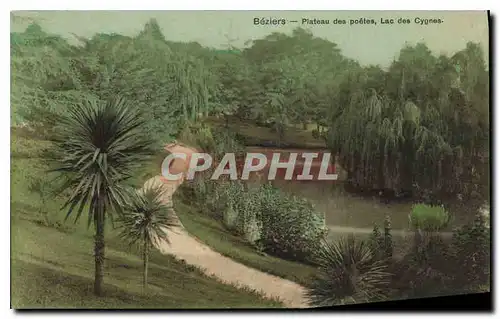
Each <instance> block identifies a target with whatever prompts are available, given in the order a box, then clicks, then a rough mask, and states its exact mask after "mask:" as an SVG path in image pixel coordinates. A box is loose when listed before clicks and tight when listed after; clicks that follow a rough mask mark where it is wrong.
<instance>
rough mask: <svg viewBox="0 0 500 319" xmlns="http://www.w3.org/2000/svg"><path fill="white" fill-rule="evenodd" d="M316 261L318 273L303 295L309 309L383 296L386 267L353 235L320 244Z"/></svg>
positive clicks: (376, 298)
mask: <svg viewBox="0 0 500 319" xmlns="http://www.w3.org/2000/svg"><path fill="white" fill-rule="evenodd" d="M317 262H318V265H319V270H320V272H319V273H318V274H316V275H315V276H314V277H313V280H312V284H311V286H310V287H309V289H308V291H307V292H306V297H307V298H308V299H309V303H310V305H311V306H333V305H335V304H342V303H352V302H356V303H359V302H369V301H374V300H380V299H381V298H383V297H384V292H385V291H386V289H387V286H388V284H389V276H390V274H389V273H387V272H385V270H386V265H385V263H384V262H383V261H381V260H379V259H378V258H377V257H376V256H375V254H374V253H373V252H372V251H371V249H370V248H369V247H368V245H366V244H365V243H364V242H363V241H356V240H355V238H354V236H352V235H351V236H349V237H347V238H343V239H341V240H340V241H339V242H336V243H330V242H328V241H324V242H323V246H322V248H321V249H320V250H319V251H318V253H317Z"/></svg>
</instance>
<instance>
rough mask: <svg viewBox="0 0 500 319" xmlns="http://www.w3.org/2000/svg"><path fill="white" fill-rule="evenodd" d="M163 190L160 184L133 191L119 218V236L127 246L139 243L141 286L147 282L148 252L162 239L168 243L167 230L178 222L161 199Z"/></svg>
mask: <svg viewBox="0 0 500 319" xmlns="http://www.w3.org/2000/svg"><path fill="white" fill-rule="evenodd" d="M164 192H165V190H164V189H163V188H162V187H161V186H156V187H153V186H150V187H149V188H146V189H141V190H138V191H137V192H135V193H134V194H133V195H132V197H131V201H130V203H129V204H127V205H126V206H125V209H124V214H123V216H122V218H121V227H120V228H121V234H120V236H121V238H123V239H124V240H125V241H127V242H128V243H129V244H130V245H135V244H138V245H140V246H142V258H143V262H144V269H143V287H144V290H146V289H147V285H148V264H149V253H150V250H151V248H152V247H155V246H156V247H157V246H158V245H159V244H160V243H161V241H165V242H167V243H169V239H168V233H167V231H168V230H169V229H170V228H172V227H174V226H176V225H178V221H177V218H176V217H175V215H174V214H173V210H172V207H169V206H166V205H165V203H164V202H163V201H162V197H163V196H164Z"/></svg>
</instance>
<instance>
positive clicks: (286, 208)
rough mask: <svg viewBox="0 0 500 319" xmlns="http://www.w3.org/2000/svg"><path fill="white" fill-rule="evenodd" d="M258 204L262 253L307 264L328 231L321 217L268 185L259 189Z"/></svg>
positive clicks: (296, 199)
mask: <svg viewBox="0 0 500 319" xmlns="http://www.w3.org/2000/svg"><path fill="white" fill-rule="evenodd" d="M260 200H261V213H260V217H261V218H262V237H261V240H260V244H261V245H262V246H263V248H264V250H265V251H266V252H268V253H270V254H273V255H275V256H278V257H282V258H285V259H289V260H295V261H303V262H310V261H311V256H312V255H313V254H314V252H315V251H316V250H317V249H318V247H319V245H320V242H321V240H322V239H324V237H325V235H326V234H327V231H328V228H327V227H326V224H325V219H324V216H321V215H319V214H318V213H317V212H316V211H315V210H314V207H313V205H312V204H311V203H310V202H309V201H307V200H305V199H303V198H299V197H296V196H292V195H288V194H286V193H284V192H281V191H279V190H278V189H277V188H274V187H272V186H270V185H265V186H263V187H262V188H261V189H260Z"/></svg>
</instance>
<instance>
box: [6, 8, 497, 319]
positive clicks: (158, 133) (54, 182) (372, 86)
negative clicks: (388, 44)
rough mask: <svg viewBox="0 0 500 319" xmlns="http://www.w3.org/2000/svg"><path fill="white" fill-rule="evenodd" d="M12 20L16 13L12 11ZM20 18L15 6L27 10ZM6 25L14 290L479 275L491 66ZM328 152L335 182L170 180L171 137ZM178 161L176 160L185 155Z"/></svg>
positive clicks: (331, 289) (215, 299) (345, 300)
mask: <svg viewBox="0 0 500 319" xmlns="http://www.w3.org/2000/svg"><path fill="white" fill-rule="evenodd" d="M11 19H21V17H19V16H16V15H15V14H12V16H11ZM23 19H27V18H25V17H23ZM26 24H27V27H26V29H25V30H24V31H22V32H17V31H16V32H11V34H10V36H11V37H10V38H11V130H10V133H11V247H12V248H11V270H12V272H11V305H12V307H13V308H16V309H22V308H106V309H108V308H109V309H125V308H141V309H153V308H156V309H179V308H182V309H184V308H188V309H195V308H203V309H205V308H212V309H220V308H309V307H321V306H336V305H343V304H353V303H367V302H375V301H387V300H400V299H408V298H423V297H432V296H445V295H456V294H466V293H474V292H488V291H490V236H491V234H490V225H489V214H490V213H489V211H490V205H489V203H490V179H489V178H490V148H489V145H490V123H489V120H490V113H489V102H490V101H489V66H488V64H487V60H486V58H485V52H484V48H482V46H481V45H479V44H478V43H474V42H469V43H467V45H466V46H465V47H464V48H463V49H462V50H460V51H457V52H454V53H453V54H450V55H444V54H442V55H437V54H435V53H434V52H432V51H431V50H430V49H429V48H428V47H427V46H426V44H425V43H424V42H420V43H416V44H414V45H406V46H405V47H402V48H401V50H400V52H399V54H398V55H397V58H395V60H394V61H393V62H392V63H391V64H390V65H389V67H387V68H382V67H380V66H377V65H369V66H363V65H361V64H360V63H359V62H358V61H356V60H354V59H351V58H349V57H348V56H345V55H344V54H343V53H342V51H341V50H340V48H339V47H338V46H337V45H336V44H335V43H334V42H331V41H329V40H326V39H323V38H320V37H316V36H314V35H313V34H312V33H311V32H310V31H308V30H306V29H301V28H297V29H294V30H293V32H292V33H290V34H285V33H280V32H274V33H271V34H269V35H268V36H266V37H263V38H259V39H255V40H253V41H252V42H251V43H250V44H249V45H248V46H247V47H245V48H236V47H234V46H232V45H231V44H230V43H228V45H227V49H224V50H220V49H213V48H210V47H204V46H202V45H200V44H199V43H196V42H175V41H170V40H168V32H167V31H165V30H162V28H161V27H160V26H159V24H158V22H157V21H156V20H155V19H150V20H149V21H148V22H147V23H145V24H144V26H143V28H142V30H141V31H140V32H139V33H138V34H135V35H133V36H129V35H122V34H118V33H112V34H111V33H110V34H108V33H96V34H95V35H94V36H92V37H90V38H87V37H82V36H79V35H76V34H75V35H73V36H74V38H75V40H76V43H70V41H68V40H67V39H65V38H64V37H62V36H60V35H57V34H51V33H48V32H46V31H45V30H44V29H43V28H42V27H41V25H40V24H39V23H37V22H36V21H34V20H33V21H31V20H30V21H27V22H26ZM292 150H293V151H296V150H300V151H307V150H321V151H327V152H331V153H332V154H333V155H335V156H332V158H333V159H334V160H335V163H334V164H335V167H336V169H337V173H338V174H339V179H338V180H335V181H328V182H325V181H284V180H276V181H268V180H265V179H262V178H259V179H251V180H249V181H241V180H229V179H223V180H211V179H210V178H209V176H210V174H209V173H210V172H207V174H201V175H197V176H196V178H195V179H193V180H180V181H169V180H166V179H165V178H164V177H163V176H161V163H162V161H163V160H164V158H165V157H166V156H167V155H169V154H171V153H185V154H192V153H193V152H206V153H209V154H211V155H212V156H213V157H214V158H215V159H219V160H220V159H221V158H222V157H223V155H224V154H226V153H237V154H245V153H246V152H256V151H262V152H268V151H273V152H279V153H281V155H282V156H283V157H285V158H286V156H288V155H289V154H290V152H291V151H292ZM184 164H185V163H182V162H180V163H179V162H177V163H175V165H174V168H175V169H177V170H178V171H179V172H180V173H185V172H186V170H185V165H184Z"/></svg>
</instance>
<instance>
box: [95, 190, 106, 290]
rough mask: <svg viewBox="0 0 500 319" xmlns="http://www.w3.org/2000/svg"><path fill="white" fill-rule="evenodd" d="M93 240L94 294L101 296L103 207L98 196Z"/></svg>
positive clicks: (102, 275)
mask: <svg viewBox="0 0 500 319" xmlns="http://www.w3.org/2000/svg"><path fill="white" fill-rule="evenodd" d="M94 241H95V243H94V245H95V247H94V257H95V279H94V294H95V295H97V296H102V283H103V277H104V207H103V200H102V199H101V198H99V200H98V204H97V216H96V234H95V239H94Z"/></svg>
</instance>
